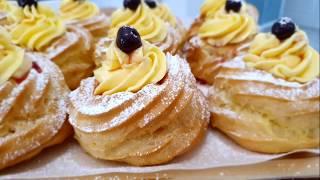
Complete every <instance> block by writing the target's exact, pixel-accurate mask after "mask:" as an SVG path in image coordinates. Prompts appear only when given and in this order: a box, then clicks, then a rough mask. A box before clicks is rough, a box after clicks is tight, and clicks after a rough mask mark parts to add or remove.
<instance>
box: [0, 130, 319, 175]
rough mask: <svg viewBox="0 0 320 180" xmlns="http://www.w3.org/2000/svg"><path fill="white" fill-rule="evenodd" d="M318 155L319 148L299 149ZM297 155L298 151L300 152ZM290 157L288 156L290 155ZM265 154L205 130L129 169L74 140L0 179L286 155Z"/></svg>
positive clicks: (185, 167) (232, 163)
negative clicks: (193, 143)
mask: <svg viewBox="0 0 320 180" xmlns="http://www.w3.org/2000/svg"><path fill="white" fill-rule="evenodd" d="M303 151H305V152H309V153H314V154H315V155H316V154H319V149H317V150H316V149H314V150H303ZM300 152H301V151H300ZM290 154H292V153H290ZM286 155H288V154H281V155H266V154H259V153H254V152H250V151H247V150H245V149H243V148H241V147H239V146H238V145H236V144H235V143H233V142H232V141H231V140H229V139H228V138H227V137H225V136H224V135H223V134H221V133H219V132H218V131H216V130H213V129H211V128H209V131H208V134H207V136H206V138H205V140H204V142H203V143H201V145H200V146H199V147H197V148H196V149H194V150H193V151H191V152H189V153H187V154H184V155H183V156H181V157H178V158H177V159H175V160H174V161H172V162H171V163H169V164H166V165H160V166H152V167H133V166H129V165H126V164H121V163H112V162H108V161H102V160H96V159H94V158H92V157H91V156H89V155H88V154H86V153H85V152H84V151H83V150H82V149H81V148H80V146H79V145H78V144H77V142H76V141H75V140H72V139H70V140H69V141H68V142H66V143H65V144H62V145H59V146H57V147H53V148H49V149H48V150H45V151H43V152H42V153H41V154H40V155H39V156H37V157H36V158H34V159H32V160H31V161H28V162H25V163H22V164H20V165H18V166H15V167H12V168H11V169H8V170H6V171H3V172H1V173H0V178H1V179H2V178H4V179H8V178H13V179H22V178H30V179H34V178H44V177H52V178H53V177H74V176H84V175H98V174H104V173H112V172H127V173H142V172H143V173H147V172H156V171H162V170H189V169H191V170H196V169H207V168H214V167H223V166H238V165H247V164H254V163H259V162H264V161H268V160H271V159H275V158H279V157H283V156H286Z"/></svg>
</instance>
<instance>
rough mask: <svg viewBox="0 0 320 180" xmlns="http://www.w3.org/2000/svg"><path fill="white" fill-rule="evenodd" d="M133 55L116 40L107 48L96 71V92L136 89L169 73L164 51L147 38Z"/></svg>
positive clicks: (98, 93) (132, 90)
mask: <svg viewBox="0 0 320 180" xmlns="http://www.w3.org/2000/svg"><path fill="white" fill-rule="evenodd" d="M142 43H143V45H142V47H140V48H139V49H137V50H135V51H134V52H133V53H131V54H129V55H128V54H126V53H124V52H123V51H121V50H120V49H119V48H118V47H117V46H116V44H115V42H113V43H112V44H111V45H110V47H109V48H108V50H107V54H108V56H107V59H106V60H105V61H103V62H102V66H101V67H100V68H98V69H97V70H95V71H94V76H95V78H96V79H97V81H98V82H99V85H98V87H97V88H96V89H95V94H96V95H100V94H103V95H111V94H114V93H118V92H124V91H129V92H137V91H139V90H141V89H142V88H143V87H144V86H146V85H147V84H155V83H157V82H159V81H161V80H162V79H163V78H164V76H165V75H166V73H167V61H166V56H165V54H164V53H163V52H162V51H161V50H160V49H159V48H158V47H156V46H154V45H152V44H149V43H148V42H146V41H143V42H142Z"/></svg>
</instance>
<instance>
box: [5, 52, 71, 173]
mask: <svg viewBox="0 0 320 180" xmlns="http://www.w3.org/2000/svg"><path fill="white" fill-rule="evenodd" d="M26 58H29V59H30V60H32V61H33V62H35V63H36V64H37V65H38V66H39V67H40V68H41V72H39V71H37V70H36V69H31V70H30V72H29V74H28V76H27V77H26V79H25V80H23V81H22V82H21V83H20V84H17V83H16V82H15V81H13V80H10V81H8V82H6V83H4V84H3V85H1V86H0V169H3V168H6V167H9V166H13V165H15V164H17V163H20V162H22V161H25V160H27V159H30V158H32V157H33V156H35V155H37V154H38V153H40V151H42V150H43V149H44V148H47V147H49V146H52V145H55V144H58V143H61V142H62V141H63V140H64V139H65V138H67V137H68V136H69V135H71V133H72V128H71V126H70V125H69V124H68V122H67V121H66V118H67V112H66V107H67V102H66V99H67V95H68V92H69V90H68V87H67V85H66V84H65V81H64V78H63V75H62V73H61V72H60V71H59V69H58V67H56V66H55V65H54V64H53V63H52V62H50V61H49V60H47V59H46V58H44V57H43V56H42V55H38V54H29V53H27V54H26Z"/></svg>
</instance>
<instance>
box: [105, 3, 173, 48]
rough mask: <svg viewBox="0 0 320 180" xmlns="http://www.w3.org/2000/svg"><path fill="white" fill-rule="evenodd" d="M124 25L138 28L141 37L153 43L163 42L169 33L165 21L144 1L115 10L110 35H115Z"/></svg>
mask: <svg viewBox="0 0 320 180" xmlns="http://www.w3.org/2000/svg"><path fill="white" fill-rule="evenodd" d="M124 25H128V26H132V27H134V28H135V29H137V31H138V32H139V34H140V35H141V38H142V39H143V40H146V41H148V42H151V43H158V42H163V41H164V40H165V39H166V37H167V34H168V30H167V26H166V25H165V22H164V21H163V20H162V19H160V18H159V17H157V16H155V15H154V13H153V12H152V11H151V9H150V8H149V7H148V6H147V5H146V4H145V3H144V2H140V3H139V2H138V4H137V5H136V6H134V7H131V6H130V7H129V6H125V7H124V8H121V9H119V10H117V11H115V12H114V13H113V14H112V16H111V27H110V28H111V29H110V32H109V36H110V37H115V36H116V35H117V32H118V30H119V28H120V27H122V26H124Z"/></svg>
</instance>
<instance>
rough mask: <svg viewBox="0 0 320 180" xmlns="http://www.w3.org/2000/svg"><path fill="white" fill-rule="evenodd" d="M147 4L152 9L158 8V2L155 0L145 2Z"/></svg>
mask: <svg viewBox="0 0 320 180" xmlns="http://www.w3.org/2000/svg"><path fill="white" fill-rule="evenodd" d="M144 2H146V4H147V5H148V6H149V7H150V8H151V9H154V8H156V7H157V2H156V1H155V0H145V1H144Z"/></svg>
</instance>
